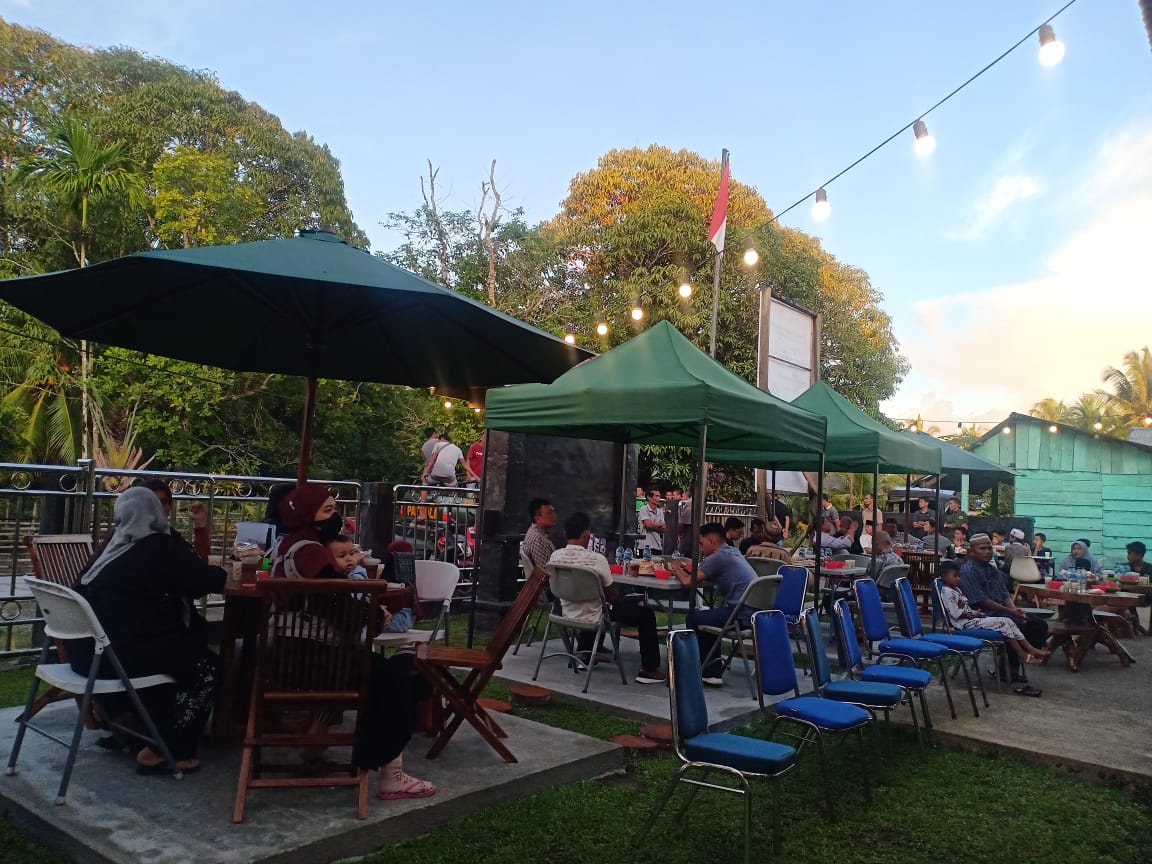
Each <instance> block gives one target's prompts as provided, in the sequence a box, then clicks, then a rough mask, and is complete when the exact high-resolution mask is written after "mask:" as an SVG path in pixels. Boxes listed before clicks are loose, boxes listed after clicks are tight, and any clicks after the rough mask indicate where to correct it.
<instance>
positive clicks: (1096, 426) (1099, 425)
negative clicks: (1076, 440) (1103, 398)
mask: <svg viewBox="0 0 1152 864" xmlns="http://www.w3.org/2000/svg"><path fill="white" fill-rule="evenodd" d="M1092 428H1093V429H1095V430H1096V431H1097V432H1099V431H1100V430H1101V429H1103V428H1104V424H1103V423H1101V422H1100V421H1099V420H1097V421H1096V422H1095V423H1093V424H1092Z"/></svg>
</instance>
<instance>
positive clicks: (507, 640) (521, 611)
mask: <svg viewBox="0 0 1152 864" xmlns="http://www.w3.org/2000/svg"><path fill="white" fill-rule="evenodd" d="M547 580H548V574H547V572H546V571H545V570H543V569H542V568H540V567H534V568H532V572H530V573H529V574H528V579H527V580H526V581H525V583H524V587H523V588H521V589H520V593H519V594H517V595H516V601H515V602H514V603H513V604H512V608H511V609H509V610H508V612H507V614H505V615H504V618H503V620H501V622H500V626H499V628H497V630H496V633H495V634H493V636H492V638H491V640H489V642H488V647H487V648H448V647H445V646H441V645H421V646H420V647H419V648H418V649H417V650H416V668H417V669H419V670H420V672H421V674H423V675H424V677H425V678H426V679H427V680H428V682H429V683H430V684H431V685H432V687H433V688H434V689H435V691H436V693H437V695H438V696H440V697H442V698H443V699H444V701H445V702H446V703H447V707H448V718H447V720H448V722H447V723H446V724H445V725H444V727H443V728H442V729H441V730H440V735H439V737H438V738H437V739H436V742H435V743H434V744H433V745H432V749H431V750H429V751H428V758H429V759H435V758H436V757H437V756H439V755H440V753H441V751H443V749H444V748H445V747H446V746H448V742H449V741H450V740H451V739H452V736H453V735H454V734H456V730H457V729H459V728H460V726H461V724H462V723H463V722H464V721H465V720H467V721H468V722H469V723H471V724H472V726H473V728H474V729H475V730H476V731H477V732H479V733H480V737H482V738H483V739H484V740H485V741H487V742H488V743H489V744H490V745H491V746H492V749H493V750H495V751H496V752H497V753H499V754H500V756H501V758H503V759H504V761H505V762H515V761H516V757H515V756H513V755H512V751H511V750H509V749H508V748H507V747H505V746H504V743H503V742H502V741H501V740H500V739H501V738H507V737H508V735H507V733H506V732H505V731H504V730H503V729H501V728H500V725H499V724H498V723H497V722H496V721H495V720H494V719H492V715H490V714H489V713H488V712H487V711H485V710H484V709H483V708H481V707H480V704H479V701H478V700H479V698H480V694H481V693H482V692H483V691H484V688H485V687H486V686H487V685H488V682H489V681H490V680H492V676H493V675H495V674H496V672H497V671H498V670H499V669H500V666H501V665H502V663H503V661H504V655H505V654H506V653H507V651H508V649H509V648H510V647H511V646H512V642H513V641H514V640H515V639H516V636H517V634H518V633H519V632H520V630H521V628H522V627H523V626H524V621H525V620H526V619H527V618H528V615H529V614H530V613H531V612H532V609H533V607H534V606H535V605H536V600H537V598H538V597H539V596H540V592H541V591H543V590H544V585H545V584H546V582H547ZM453 667H456V668H463V669H467V670H468V671H467V673H466V674H465V676H464V678H463V680H461V679H458V678H457V677H456V676H455V675H454V674H453V673H452V668H453Z"/></svg>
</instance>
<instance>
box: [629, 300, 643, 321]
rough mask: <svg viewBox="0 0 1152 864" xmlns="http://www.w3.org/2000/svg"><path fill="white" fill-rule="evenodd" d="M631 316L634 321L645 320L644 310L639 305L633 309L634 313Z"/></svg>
mask: <svg viewBox="0 0 1152 864" xmlns="http://www.w3.org/2000/svg"><path fill="white" fill-rule="evenodd" d="M630 314H631V315H632V320H633V321H640V320H642V319H643V318H644V310H643V309H641V308H640V304H639V303H637V304H636V305H634V306H633V307H632V312H631V313H630Z"/></svg>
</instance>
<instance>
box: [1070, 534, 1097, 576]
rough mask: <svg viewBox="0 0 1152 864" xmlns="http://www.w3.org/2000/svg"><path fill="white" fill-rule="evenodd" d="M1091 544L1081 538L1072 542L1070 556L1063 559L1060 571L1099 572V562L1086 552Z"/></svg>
mask: <svg viewBox="0 0 1152 864" xmlns="http://www.w3.org/2000/svg"><path fill="white" fill-rule="evenodd" d="M1091 545H1092V544H1091V542H1090V541H1088V540H1085V539H1083V538H1081V539H1080V540H1073V541H1072V550H1071V551H1072V554H1070V555H1069V556H1068V557H1067V558H1065V559H1064V560H1063V561H1062V562H1061V564H1060V569H1061V570H1090V571H1091V572H1093V573H1098V572H1100V562H1098V561H1097V560H1096V556H1095V555H1093V554H1092V553H1091V552H1089V551H1088V547H1089V546H1091Z"/></svg>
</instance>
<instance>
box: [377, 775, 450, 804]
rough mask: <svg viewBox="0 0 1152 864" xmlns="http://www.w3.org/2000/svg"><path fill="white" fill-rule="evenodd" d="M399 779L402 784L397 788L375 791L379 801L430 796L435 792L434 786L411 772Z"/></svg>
mask: <svg viewBox="0 0 1152 864" xmlns="http://www.w3.org/2000/svg"><path fill="white" fill-rule="evenodd" d="M400 780H401V782H402V783H403V784H404V785H403V786H401V787H400V788H399V789H397V790H395V791H393V792H384V791H380V792H377V793H376V797H377V798H378V799H379V800H381V801H403V800H406V799H408V798H431V797H432V796H433V795H435V794H436V787H435V786H433V785H432V784H431V783H429V782H428V781H427V780H421V779H419V778H417V777H413V776H412V775H411V774H403V775H401V777H400Z"/></svg>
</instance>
